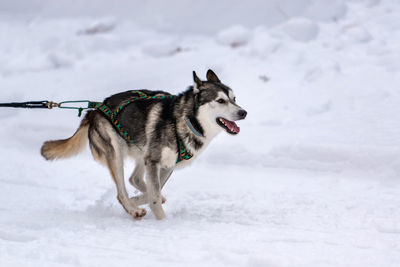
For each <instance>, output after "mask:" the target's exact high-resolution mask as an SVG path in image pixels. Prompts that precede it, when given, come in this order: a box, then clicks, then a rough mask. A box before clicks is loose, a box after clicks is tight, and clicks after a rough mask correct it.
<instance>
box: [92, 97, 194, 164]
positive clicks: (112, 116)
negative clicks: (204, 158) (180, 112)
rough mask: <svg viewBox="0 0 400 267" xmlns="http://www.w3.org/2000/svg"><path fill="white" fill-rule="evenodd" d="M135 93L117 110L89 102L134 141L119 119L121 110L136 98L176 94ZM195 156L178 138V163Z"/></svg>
mask: <svg viewBox="0 0 400 267" xmlns="http://www.w3.org/2000/svg"><path fill="white" fill-rule="evenodd" d="M131 93H132V94H133V96H132V97H130V98H128V99H127V100H125V101H123V102H122V103H121V104H120V105H119V106H118V107H117V108H116V109H115V110H111V108H110V107H108V106H107V105H106V104H104V103H101V102H89V105H88V108H94V109H97V110H99V111H101V112H102V113H103V114H104V115H105V116H106V117H107V118H108V120H109V121H110V122H111V123H112V124H113V125H114V127H115V128H116V129H117V130H118V131H119V133H120V134H121V136H122V137H123V138H125V140H126V141H128V142H132V138H131V136H130V135H129V133H128V131H127V130H125V129H124V128H123V127H122V125H121V123H120V122H119V121H118V115H119V114H120V112H121V111H122V110H123V109H124V108H125V107H127V106H128V105H129V104H132V103H133V102H135V101H136V100H139V99H141V100H147V99H164V98H174V97H175V95H162V94H157V95H154V96H149V95H147V94H145V93H143V92H142V91H139V90H134V91H131ZM192 157H193V154H192V153H190V152H189V151H188V150H187V149H186V147H185V145H184V143H183V141H182V140H181V139H179V140H178V158H177V160H176V163H179V162H181V161H182V160H189V159H191V158H192Z"/></svg>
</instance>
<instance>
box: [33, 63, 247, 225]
mask: <svg viewBox="0 0 400 267" xmlns="http://www.w3.org/2000/svg"><path fill="white" fill-rule="evenodd" d="M193 78H194V85H193V86H190V87H189V88H188V89H187V90H186V91H184V92H183V93H181V94H179V95H177V96H176V97H174V98H164V99H149V100H137V101H134V102H133V103H131V104H129V105H128V106H126V107H125V108H124V109H123V110H122V111H121V113H120V115H119V119H118V120H119V122H120V123H121V125H123V127H124V128H125V129H126V130H127V131H128V132H129V134H130V136H131V137H132V141H131V142H127V141H126V140H125V139H124V138H122V137H121V135H120V134H119V132H118V131H117V130H116V129H115V128H114V127H113V126H112V124H111V123H110V122H109V120H108V119H107V118H106V117H105V116H104V115H103V114H102V113H101V112H100V111H97V110H92V111H89V112H88V113H87V114H86V116H85V117H84V119H83V120H82V122H81V125H80V127H79V128H78V130H77V131H76V132H75V134H74V135H73V136H72V137H70V138H68V139H65V140H56V141H47V142H45V143H44V144H43V146H42V149H41V153H42V155H43V157H45V158H46V159H47V160H53V159H57V158H65V157H69V156H73V155H75V154H77V153H78V152H80V151H81V150H83V149H84V148H85V147H86V144H87V141H89V145H90V149H91V152H92V154H93V157H94V159H95V160H97V161H99V162H100V163H102V164H104V165H105V166H107V167H108V169H109V171H110V173H111V176H112V178H113V180H114V182H115V184H116V187H117V198H118V200H119V201H120V203H121V205H122V206H123V207H124V209H125V210H126V211H127V212H128V213H129V214H131V215H132V216H133V217H135V218H139V217H142V216H144V215H145V214H146V210H145V209H143V208H139V206H140V205H143V204H146V203H149V205H150V209H151V210H152V211H153V213H154V214H155V216H156V218H157V219H163V218H164V217H165V213H164V210H163V208H162V205H161V204H162V203H163V202H164V201H165V199H164V198H163V196H162V195H161V189H162V188H163V186H164V184H165V183H166V182H167V180H168V178H169V177H170V176H171V174H172V172H173V171H174V169H175V168H178V167H184V166H186V165H188V164H190V163H191V162H193V160H194V159H195V158H196V157H197V156H198V155H199V153H200V152H201V151H202V150H203V149H204V148H205V147H207V145H208V144H209V143H210V142H211V140H212V139H213V138H214V137H215V136H216V135H217V134H218V133H219V132H221V131H222V130H225V131H227V132H228V133H230V134H237V133H238V132H239V128H238V127H237V126H236V124H235V123H234V121H236V120H241V119H244V118H245V117H246V114H247V112H246V111H245V110H243V109H242V108H241V107H240V106H238V105H237V104H236V100H235V95H234V94H233V91H232V90H231V89H230V88H229V87H228V86H226V85H224V84H222V83H221V81H220V80H219V78H218V77H217V75H216V74H215V73H214V72H213V71H212V70H208V72H207V81H201V80H200V79H199V78H198V77H197V75H196V73H195V72H193ZM144 92H145V93H146V94H148V95H157V94H168V95H169V93H167V92H162V91H150V90H144ZM127 97H129V92H124V93H119V94H115V95H113V96H110V97H109V98H106V99H105V100H104V103H105V104H106V105H107V106H109V107H110V108H112V109H113V108H116V107H118V106H119V104H120V103H121V102H122V101H123V100H125V99H126V98H127ZM190 127H192V129H191V128H190ZM193 130H194V131H193ZM179 139H180V140H182V141H183V143H184V145H185V147H186V149H187V150H189V151H190V152H191V153H192V154H193V157H192V158H191V159H189V160H183V161H181V162H180V163H178V164H177V163H176V160H177V157H178V147H177V146H178V140H179ZM126 158H133V159H134V160H135V163H136V167H135V169H134V171H133V173H132V175H131V176H130V178H129V182H130V183H131V184H132V185H133V186H134V187H135V188H137V189H138V190H139V191H140V192H141V194H140V195H139V196H135V197H131V198H130V197H129V196H128V193H127V191H126V187H125V182H124V168H123V166H124V159H126ZM145 174H146V180H144V176H145Z"/></svg>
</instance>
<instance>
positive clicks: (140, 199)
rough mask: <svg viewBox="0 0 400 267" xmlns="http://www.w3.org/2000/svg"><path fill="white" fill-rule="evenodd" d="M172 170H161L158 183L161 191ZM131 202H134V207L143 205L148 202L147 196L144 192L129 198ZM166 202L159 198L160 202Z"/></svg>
mask: <svg viewBox="0 0 400 267" xmlns="http://www.w3.org/2000/svg"><path fill="white" fill-rule="evenodd" d="M173 170H174V169H173V168H168V169H167V168H162V169H161V170H160V182H161V189H162V188H163V187H164V185H165V183H166V182H167V181H168V179H169V177H170V176H171V174H172V172H173ZM130 200H131V201H134V202H135V204H136V205H138V206H140V205H144V204H147V203H148V202H149V199H148V195H147V193H146V192H144V193H143V194H141V195H138V196H134V197H131V198H130ZM166 201H167V199H166V198H165V197H164V196H161V202H162V203H163V204H164V203H165V202H166Z"/></svg>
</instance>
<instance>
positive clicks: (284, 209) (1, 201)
mask: <svg viewBox="0 0 400 267" xmlns="http://www.w3.org/2000/svg"><path fill="white" fill-rule="evenodd" d="M28 2H29V1H25V4H26V3H28ZM36 2H37V3H39V2H40V1H32V3H33V4H32V3H31V5H33V6H34V3H36ZM50 2H51V1H47V2H46V1H43V3H47V4H49V3H50ZM75 2H76V1H75ZM89 2H92V1H89ZM89 2H88V3H89ZM170 2H171V3H172V4H175V5H178V6H180V8H182V9H183V10H182V11H181V10H180V9H173V8H171V9H169V11H170V12H172V11H174V12H175V13H173V12H172V14H170V13H168V12H161V11H157V12H155V13H154V14H155V16H156V18H157V19H154V21H152V20H151V19H149V18H147V17H146V14H147V15H148V14H151V13H152V10H153V9H154V6H157V5H156V4H157V2H156V1H149V2H148V3H149V4H148V5H147V6H145V7H146V8H145V9H144V13H143V14H141V17H140V18H138V19H137V21H136V20H135V18H127V16H128V15H127V14H129V13H128V12H126V10H125V11H124V10H123V8H122V7H120V8H119V9H118V10H119V11H120V12H121V16H111V15H110V14H108V13H107V12H105V11H104V10H100V11H102V12H100V11H98V12H97V13H96V12H94V11H96V10H97V9H94V11H93V12H94V13H95V14H91V16H82V14H78V15H77V14H76V12H77V10H78V9H73V8H70V7H69V6H68V5H67V4H65V2H64V6H61V7H60V6H57V7H58V9H55V4H53V5H49V6H48V8H47V9H43V10H42V15H43V16H37V15H35V12H36V11H35V9H34V8H33V7H32V6H27V9H28V11H29V12H28V11H27V12H25V13H24V12H21V9H22V8H21V7H20V6H17V4H12V3H11V2H9V4H8V5H7V2H2V3H1V4H0V7H2V9H0V59H1V60H0V102H6V101H25V100H42V99H49V100H54V101H62V100H79V99H90V100H102V99H103V98H104V97H106V96H109V95H111V94H113V93H115V92H119V91H123V90H128V89H135V88H149V89H161V90H169V91H171V92H173V93H177V92H180V91H182V90H184V89H185V88H186V86H188V85H190V84H191V83H192V76H191V71H192V70H196V71H197V73H198V74H199V76H201V77H203V78H204V76H205V71H206V70H207V69H208V68H212V69H213V70H214V71H215V72H216V73H217V74H218V75H219V77H220V78H221V80H222V81H223V82H225V83H226V84H228V85H230V86H231V87H232V88H233V89H234V91H235V93H236V95H237V100H238V103H239V104H240V105H241V106H243V107H244V108H246V110H247V111H248V117H247V119H246V120H245V121H242V122H240V123H239V125H240V126H241V133H240V134H239V135H238V136H235V137H232V136H228V135H227V134H224V133H222V134H221V135H219V136H218V137H217V138H216V140H214V141H213V143H212V144H211V145H210V147H209V148H208V149H207V150H206V151H205V152H204V154H203V155H202V156H201V157H200V158H199V159H198V161H197V162H195V163H194V164H193V165H192V166H191V167H189V168H186V169H183V170H179V171H177V172H176V173H174V175H173V176H172V178H171V179H170V180H169V182H168V183H167V185H166V187H165V189H164V195H165V196H166V198H167V202H166V203H165V204H164V208H165V211H166V214H167V219H165V220H164V221H157V220H155V218H154V216H153V214H151V212H148V214H147V215H146V217H144V218H143V219H142V220H138V221H136V220H133V219H132V218H131V217H130V216H129V215H128V214H126V213H125V212H124V210H123V209H122V208H121V206H120V205H119V203H118V202H117V200H116V198H115V196H116V194H115V187H114V185H113V182H112V180H111V178H110V176H109V174H108V172H107V170H106V169H105V168H103V167H102V166H100V165H98V164H97V163H95V162H94V161H93V160H92V159H91V155H90V154H89V152H88V151H86V152H85V153H83V154H81V155H80V156H78V157H76V158H72V159H69V160H64V161H57V162H46V161H45V160H44V159H42V158H41V156H40V154H39V149H40V146H41V144H42V142H43V141H45V140H48V139H57V138H65V137H68V136H70V135H71V134H72V133H73V132H74V131H75V129H76V128H77V126H78V124H79V121H80V119H79V118H78V117H77V116H76V115H77V114H76V112H74V111H65V110H52V111H48V110H30V111H29V110H14V109H1V113H0V125H1V128H0V140H1V141H0V148H1V150H0V151H1V156H0V170H1V174H0V266H124V265H125V266H140V265H139V264H143V265H144V266H157V265H158V266H160V265H163V266H385V267H386V266H399V263H400V179H399V178H400V177H399V176H400V149H399V145H400V126H399V121H400V115H399V114H400V91H399V86H400V20H399V14H400V2H399V1H396V0H392V1H390V0H381V1H379V0H358V1H357V0H352V1H338V0H337V1H318V0H302V1H296V2H295V3H296V4H295V3H294V1H292V2H293V3H290V1H282V2H281V3H282V5H280V6H279V5H277V4H276V3H278V2H274V1H253V2H251V3H252V4H250V5H249V6H250V7H243V6H238V8H243V12H245V13H246V12H248V13H246V14H247V15H246V16H244V17H240V16H238V14H239V15H240V12H237V11H235V12H233V13H229V14H230V15H229V16H228V15H227V16H225V17H224V16H222V15H221V18H224V19H221V20H218V19H217V17H214V16H217V15H218V14H223V13H221V10H223V6H224V5H226V4H227V1H221V2H219V4H216V6H215V8H216V11H220V12H216V11H215V10H214V11H213V12H211V13H212V14H211V15H212V16H211V15H210V17H207V14H208V13H207V12H205V10H207V9H206V7H207V5H206V4H197V5H196V6H193V7H192V6H190V5H182V1H179V0H173V1H170ZM204 2H208V4H209V5H212V4H213V3H211V1H204ZM101 3H103V4H105V3H106V2H105V1H101ZM135 3H138V1H136V2H135ZM238 3H239V2H238ZM152 5H153V6H152ZM257 6H259V9H257ZM28 7H29V8H31V9H29V8H28ZM63 7H64V8H65V14H64V13H63V14H64V15H63V16H61V15H60V12H61V10H62V8H63ZM87 7H88V6H87ZM152 7H153V8H152ZM82 8H83V7H82ZM192 8H193V9H194V10H196V11H193V10H192ZM246 8H250V11H249V10H248V9H246ZM231 9H232V10H233V9H234V8H231ZM1 10H2V11H3V12H1ZM227 10H228V9H227ZM251 10H254V18H251V16H250V15H249V14H251ZM260 10H264V12H265V17H268V15H271V16H270V17H269V19H265V20H262V21H261V22H260V23H261V25H258V24H257V23H256V22H258V20H257V18H261V17H262V16H261V15H262V14H263V13H262V12H261V13H260ZM178 11H179V12H178ZM190 11H191V12H193V14H198V16H200V15H201V14H204V16H205V19H204V20H202V19H199V22H198V23H197V24H195V23H193V22H192V21H189V18H190V16H189V15H188V14H190ZM200 11H202V12H200ZM228 11H229V10H228ZM228 11H227V12H228ZM134 12H136V13H135V14H140V11H137V10H135V11H134ZM146 12H148V13H146ZM180 12H182V14H186V15H185V17H184V19H183V20H182V22H180V21H179V20H172V21H170V19H171V18H170V17H171V16H172V17H174V15H179V14H180ZM188 12H189V13H188ZM51 14H53V16H51ZM165 14H167V15H165ZM168 14H169V16H170V17H168ZM199 14H200V15H199ZM260 14H261V15H260ZM279 14H280V15H281V17H279ZM192 16H195V15H192ZM230 16H231V17H230ZM260 20H261V19H260ZM165 21H167V22H168V21H170V22H171V23H170V24H168V23H165ZM186 21H187V23H186ZM214 21H215V25H216V27H215V28H213V27H210V25H214V24H213V22H214ZM191 23H192V24H191ZM182 24H184V25H182ZM201 24H204V26H203V27H201ZM177 25H178V26H179V27H178V26H177ZM227 25H228V26H227ZM257 25H258V26H257ZM175 26H177V27H175ZM192 26H193V31H191V30H190V28H191V27H192ZM213 30H214V31H213ZM132 168H133V164H132V163H130V164H127V166H126V172H127V173H128V172H130V171H131V169H132ZM130 192H131V194H135V193H136V192H135V191H134V190H133V188H131V190H130ZM148 211H149V209H148Z"/></svg>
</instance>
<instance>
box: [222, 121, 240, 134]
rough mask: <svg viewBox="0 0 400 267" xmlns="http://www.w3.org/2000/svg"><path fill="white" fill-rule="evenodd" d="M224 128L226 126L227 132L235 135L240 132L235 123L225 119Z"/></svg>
mask: <svg viewBox="0 0 400 267" xmlns="http://www.w3.org/2000/svg"><path fill="white" fill-rule="evenodd" d="M224 121H225V124H226V126H228V128H229V130H231V131H232V132H235V133H239V132H240V128H239V126H237V125H236V123H235V122H233V121H228V120H226V119H224Z"/></svg>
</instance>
